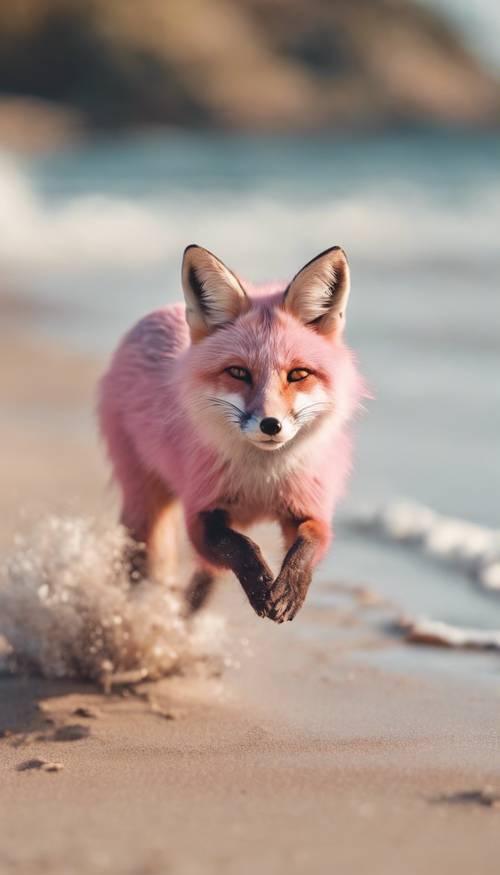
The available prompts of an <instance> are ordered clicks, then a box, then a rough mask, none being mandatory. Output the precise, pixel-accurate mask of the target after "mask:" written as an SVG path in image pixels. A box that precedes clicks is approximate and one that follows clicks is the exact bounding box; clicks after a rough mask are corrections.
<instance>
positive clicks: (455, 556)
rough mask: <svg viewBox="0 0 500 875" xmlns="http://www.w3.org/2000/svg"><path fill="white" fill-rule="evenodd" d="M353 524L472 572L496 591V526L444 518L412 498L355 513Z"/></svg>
mask: <svg viewBox="0 0 500 875" xmlns="http://www.w3.org/2000/svg"><path fill="white" fill-rule="evenodd" d="M354 522H355V524H356V525H357V526H358V527H360V528H362V529H364V530H365V531H369V532H372V533H374V534H378V535H383V536H384V537H386V538H389V539H390V540H393V541H399V542H401V543H412V544H416V545H418V546H419V547H420V548H421V549H423V550H424V551H425V552H426V553H428V554H429V555H431V556H436V557H438V558H439V559H441V560H444V561H447V562H450V563H451V564H453V565H454V566H455V567H458V568H460V569H461V570H462V571H464V572H465V573H467V574H471V575H473V576H474V577H475V578H476V579H477V581H478V582H479V584H480V585H481V586H483V587H484V588H485V589H491V590H494V589H499V590H500V529H490V528H487V527H486V526H479V525H477V524H476V523H473V522H469V521H468V520H462V519H458V518H457V517H448V516H444V515H443V514H439V513H437V512H436V511H434V510H431V508H429V507H426V506H425V505H422V504H417V503H416V502H412V501H394V502H390V503H389V504H387V505H384V506H383V507H379V508H373V509H371V510H368V511H365V512H361V513H359V514H358V515H357V516H356V517H355V519H354Z"/></svg>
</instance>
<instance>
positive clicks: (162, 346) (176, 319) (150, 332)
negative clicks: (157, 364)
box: [124, 302, 190, 359]
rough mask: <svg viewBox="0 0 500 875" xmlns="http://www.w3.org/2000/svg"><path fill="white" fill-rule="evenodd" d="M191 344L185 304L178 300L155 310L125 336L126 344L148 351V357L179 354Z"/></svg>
mask: <svg viewBox="0 0 500 875" xmlns="http://www.w3.org/2000/svg"><path fill="white" fill-rule="evenodd" d="M189 344H190V336H189V328H188V325H187V322H186V308H185V305H184V304H182V303H180V302H178V303H175V304H169V305H168V306H166V307H162V308H161V309H160V310H153V312H152V313H148V315H147V316H144V317H143V318H142V319H140V320H139V322H137V323H136V324H135V325H134V326H133V328H131V330H130V331H129V332H128V334H127V335H126V336H125V338H124V345H125V346H134V347H139V348H140V349H141V350H143V351H145V352H146V351H147V354H148V358H150V359H151V358H155V357H165V356H177V355H178V354H179V353H180V352H182V351H183V350H184V349H186V348H187V347H188V346H189Z"/></svg>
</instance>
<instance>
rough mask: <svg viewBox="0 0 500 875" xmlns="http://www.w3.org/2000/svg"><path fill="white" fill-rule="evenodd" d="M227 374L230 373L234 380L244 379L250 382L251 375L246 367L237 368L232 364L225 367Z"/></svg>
mask: <svg viewBox="0 0 500 875" xmlns="http://www.w3.org/2000/svg"><path fill="white" fill-rule="evenodd" d="M226 371H227V373H228V374H231V376H232V377H234V379H235V380H244V381H245V383H251V382H252V377H251V376H250V371H247V369H246V368H239V367H238V366H237V365H233V366H232V367H230V368H226Z"/></svg>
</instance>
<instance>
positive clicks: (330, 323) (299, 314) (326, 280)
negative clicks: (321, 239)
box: [283, 246, 349, 334]
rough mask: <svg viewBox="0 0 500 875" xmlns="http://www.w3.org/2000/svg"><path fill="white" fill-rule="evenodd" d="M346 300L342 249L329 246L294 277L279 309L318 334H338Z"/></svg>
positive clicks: (347, 281) (344, 257)
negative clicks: (281, 307) (282, 309)
mask: <svg viewBox="0 0 500 875" xmlns="http://www.w3.org/2000/svg"><path fill="white" fill-rule="evenodd" d="M348 297H349V265H348V263H347V258H346V255H345V252H344V250H343V249H341V248H340V246H333V247H332V248H331V249H327V250H326V251H325V252H322V253H321V255H318V256H316V258H313V260H312V261H310V262H309V263H308V264H306V266H305V267H303V268H302V270H300V271H299V272H298V274H296V275H295V276H294V278H293V280H292V281H291V283H290V285H289V286H288V288H287V290H286V292H285V296H284V298H283V307H284V309H285V310H286V311H287V312H288V313H291V314H292V315H293V316H295V317H296V318H297V319H299V320H300V321H301V322H303V323H304V325H309V326H310V327H311V328H314V329H315V330H316V331H318V332H320V333H321V334H338V333H340V332H341V331H342V329H343V327H344V322H345V310H346V307H347V299H348Z"/></svg>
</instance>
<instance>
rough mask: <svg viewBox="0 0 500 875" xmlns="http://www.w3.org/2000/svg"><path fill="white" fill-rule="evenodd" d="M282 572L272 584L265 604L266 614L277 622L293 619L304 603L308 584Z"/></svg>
mask: <svg viewBox="0 0 500 875" xmlns="http://www.w3.org/2000/svg"><path fill="white" fill-rule="evenodd" d="M302 583H303V582H302V581H297V580H292V579H290V576H289V575H287V574H286V573H285V574H283V573H280V574H279V575H278V577H277V578H276V580H275V582H274V583H273V585H272V586H271V588H270V590H269V593H268V596H267V600H266V606H265V615H266V617H268V618H269V619H270V620H274V622H275V623H284V622H285V621H286V620H293V618H294V617H295V615H296V614H297V613H298V612H299V611H300V609H301V607H302V605H303V604H304V598H305V594H306V592H307V586H306V585H302Z"/></svg>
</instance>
